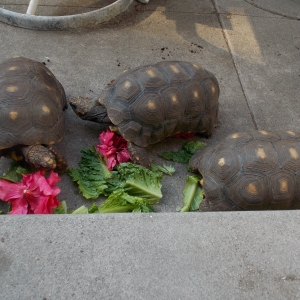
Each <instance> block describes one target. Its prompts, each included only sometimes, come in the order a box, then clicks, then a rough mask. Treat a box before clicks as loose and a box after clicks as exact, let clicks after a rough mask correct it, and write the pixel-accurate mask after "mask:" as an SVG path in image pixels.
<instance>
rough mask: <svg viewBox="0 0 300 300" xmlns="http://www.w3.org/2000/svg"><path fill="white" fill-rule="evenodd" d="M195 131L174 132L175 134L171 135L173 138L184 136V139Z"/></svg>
mask: <svg viewBox="0 0 300 300" xmlns="http://www.w3.org/2000/svg"><path fill="white" fill-rule="evenodd" d="M195 134H196V133H195V132H187V133H184V132H181V133H176V134H175V135H173V137H174V138H184V139H186V140H188V139H189V138H191V137H193V136H194V135H195Z"/></svg>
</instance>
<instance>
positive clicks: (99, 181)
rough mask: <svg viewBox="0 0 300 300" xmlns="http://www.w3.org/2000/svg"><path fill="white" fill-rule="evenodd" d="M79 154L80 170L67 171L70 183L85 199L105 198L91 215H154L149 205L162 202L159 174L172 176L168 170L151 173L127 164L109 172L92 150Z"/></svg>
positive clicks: (164, 168) (157, 168)
mask: <svg viewBox="0 0 300 300" xmlns="http://www.w3.org/2000/svg"><path fill="white" fill-rule="evenodd" d="M81 153H82V157H81V160H80V162H79V167H80V168H79V169H69V171H68V173H69V175H70V176H71V178H72V180H73V181H75V182H77V184H78V188H79V190H80V192H81V193H82V195H83V196H84V197H85V198H86V199H97V198H98V197H99V196H101V195H104V196H107V197H108V198H107V199H106V200H105V201H104V202H103V203H102V204H101V205H100V206H99V207H98V211H97V210H95V206H96V204H94V205H93V206H92V207H93V209H92V212H99V213H114V212H128V211H132V212H151V211H154V210H153V207H152V205H154V204H157V203H158V202H159V200H160V199H161V198H162V193H161V187H162V185H161V179H162V177H163V175H162V172H163V171H164V172H171V173H172V172H174V170H173V169H172V168H171V167H167V166H164V167H161V166H154V170H155V171H152V170H149V169H147V168H145V167H142V166H140V165H135V164H133V163H129V162H128V163H122V164H120V165H119V166H118V167H116V170H113V171H109V170H108V169H107V168H106V165H105V163H104V162H103V160H102V158H101V156H100V154H99V153H98V152H97V151H96V150H95V148H94V147H91V148H89V149H84V150H81ZM83 209H84V210H85V211H87V212H89V209H86V208H83V207H81V208H80V210H81V211H82V210H83ZM75 212H76V211H75ZM89 213H91V212H89Z"/></svg>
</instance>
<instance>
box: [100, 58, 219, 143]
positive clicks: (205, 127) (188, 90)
mask: <svg viewBox="0 0 300 300" xmlns="http://www.w3.org/2000/svg"><path fill="white" fill-rule="evenodd" d="M218 98H219V85H218V81H217V79H216V77H215V76H214V75H213V74H212V73H210V72H209V71H207V70H205V69H203V68H201V67H200V66H198V65H197V64H192V63H189V62H180V61H173V62H160V63H157V64H155V65H148V66H141V67H138V68H136V69H133V70H129V71H127V72H125V73H123V74H122V75H120V76H119V77H118V78H117V79H116V81H115V82H114V84H113V85H111V86H110V87H109V88H108V89H107V90H105V91H104V92H103V94H102V95H101V97H100V99H99V102H100V103H101V104H103V105H104V106H105V107H106V109H107V114H108V117H109V118H110V120H111V121H112V123H113V124H114V125H117V126H118V130H119V132H120V134H121V135H122V136H123V137H124V138H125V139H126V140H127V141H129V142H132V143H134V144H135V145H137V146H140V147H147V146H148V145H150V144H154V143H157V142H159V141H160V140H162V139H164V138H165V137H168V136H172V135H174V134H176V133H179V132H197V133H206V134H207V135H210V134H211V133H212V131H213V128H214V125H215V123H216V121H217V116H218Z"/></svg>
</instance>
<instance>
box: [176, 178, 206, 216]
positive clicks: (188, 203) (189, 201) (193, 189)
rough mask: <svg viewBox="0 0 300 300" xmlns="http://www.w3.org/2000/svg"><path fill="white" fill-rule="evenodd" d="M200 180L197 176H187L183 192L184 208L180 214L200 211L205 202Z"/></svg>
mask: <svg viewBox="0 0 300 300" xmlns="http://www.w3.org/2000/svg"><path fill="white" fill-rule="evenodd" d="M199 181H200V178H199V177H197V176H187V178H186V182H185V186H184V190H183V196H184V198H183V207H182V208H181V209H180V212H188V211H194V210H198V209H199V206H200V203H201V201H202V200H203V193H202V189H201V188H200V185H199Z"/></svg>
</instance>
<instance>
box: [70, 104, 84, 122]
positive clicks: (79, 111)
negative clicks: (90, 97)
mask: <svg viewBox="0 0 300 300" xmlns="http://www.w3.org/2000/svg"><path fill="white" fill-rule="evenodd" d="M69 104H70V106H71V108H72V109H73V111H74V112H75V113H76V115H77V116H78V117H80V118H81V119H85V117H86V116H87V112H86V111H84V110H83V109H82V108H80V107H78V105H77V104H76V103H74V102H71V101H69Z"/></svg>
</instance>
